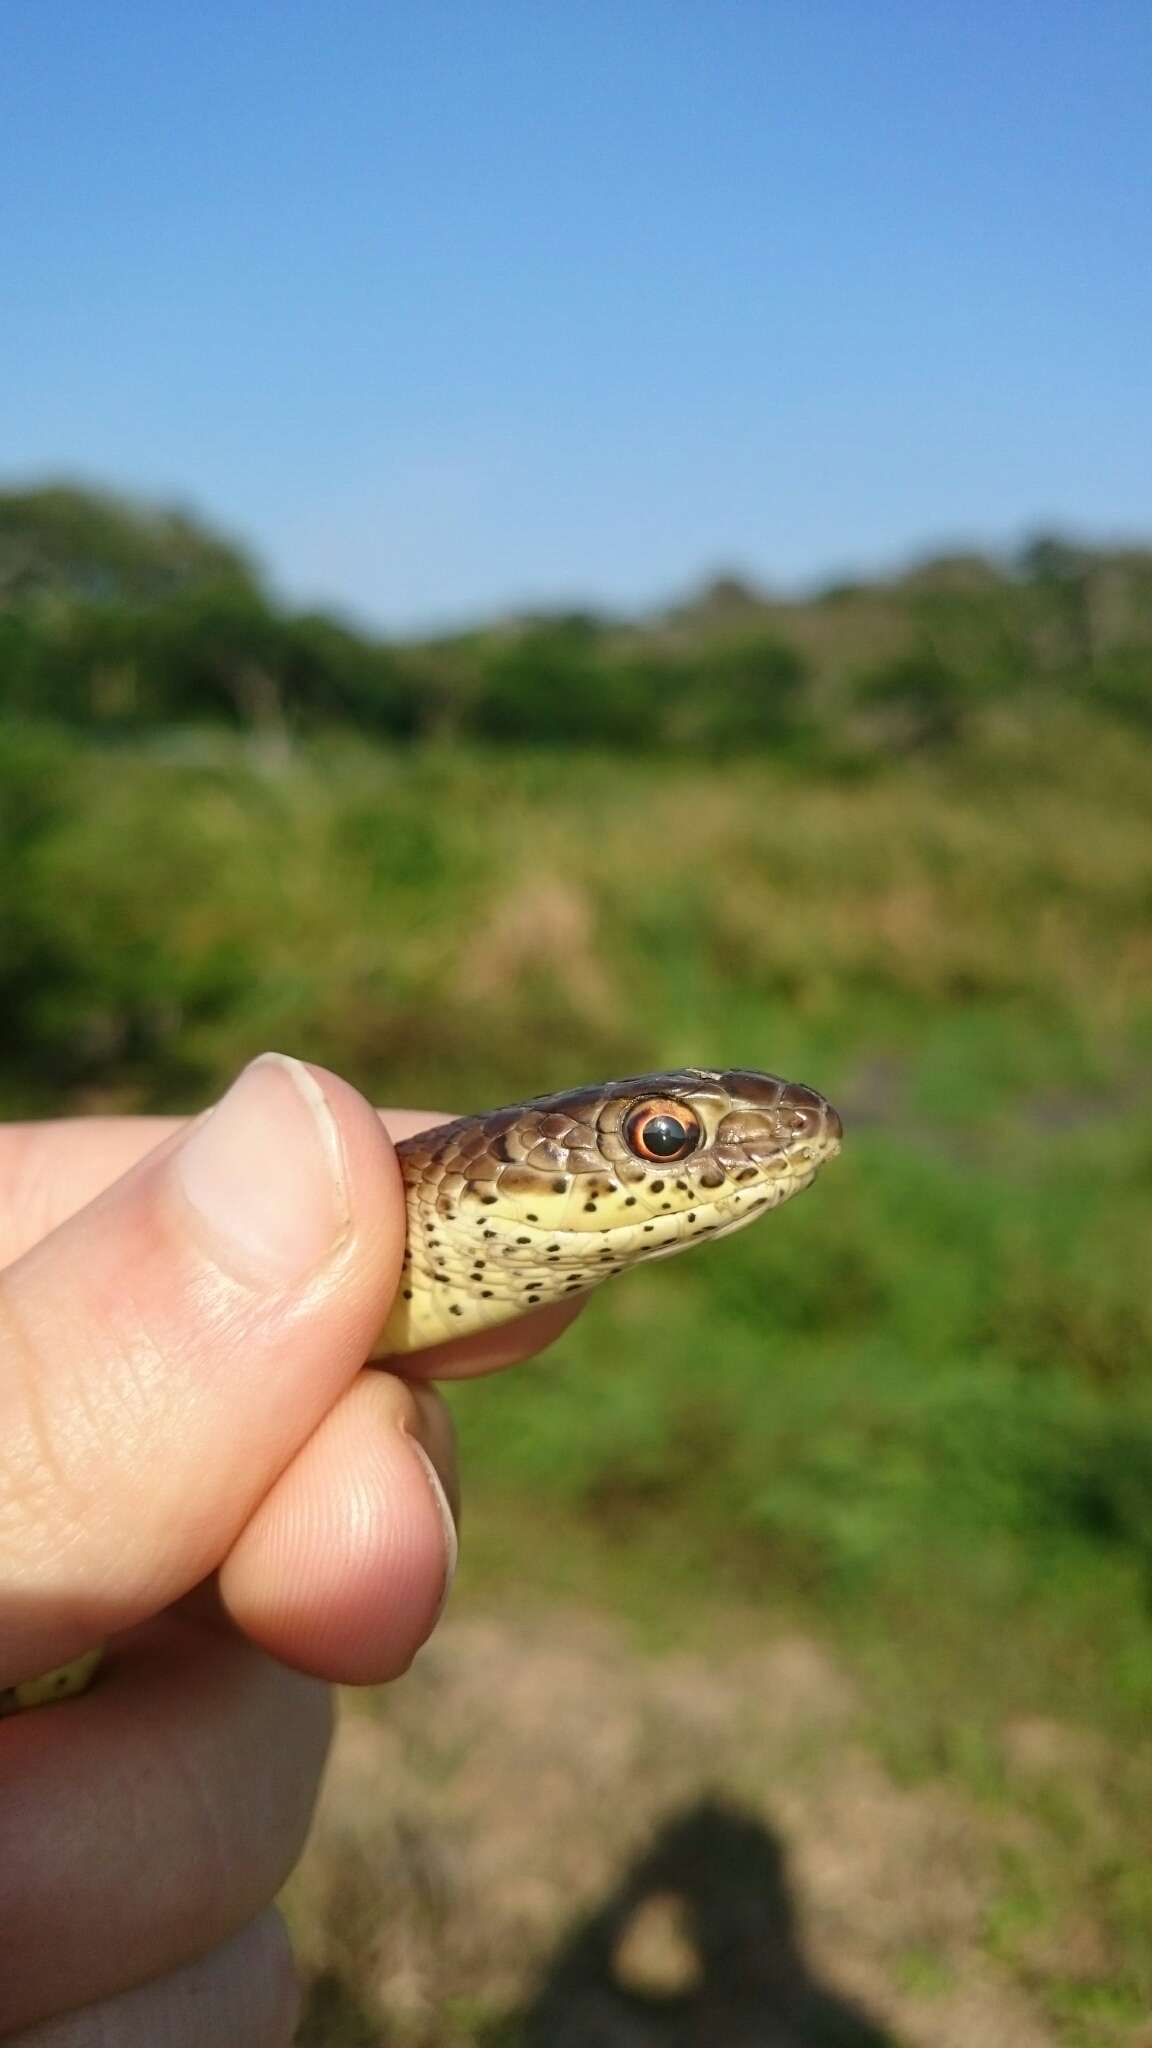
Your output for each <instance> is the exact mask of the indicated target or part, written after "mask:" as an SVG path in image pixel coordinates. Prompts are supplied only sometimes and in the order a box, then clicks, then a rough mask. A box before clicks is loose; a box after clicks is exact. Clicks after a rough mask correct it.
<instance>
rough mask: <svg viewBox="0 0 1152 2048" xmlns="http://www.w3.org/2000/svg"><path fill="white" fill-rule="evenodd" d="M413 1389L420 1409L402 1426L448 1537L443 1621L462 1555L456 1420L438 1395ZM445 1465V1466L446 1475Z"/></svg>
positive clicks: (438, 1617)
mask: <svg viewBox="0 0 1152 2048" xmlns="http://www.w3.org/2000/svg"><path fill="white" fill-rule="evenodd" d="M409 1392H410V1393H411V1395H412V1397H413V1402H414V1405H415V1411H416V1412H415V1414H414V1416H413V1418H412V1421H411V1422H410V1423H408V1422H402V1423H401V1425H400V1427H401V1429H402V1430H403V1431H404V1434H405V1436H406V1437H407V1438H408V1442H409V1443H410V1445H411V1447H412V1449H413V1450H414V1451H415V1453H416V1456H417V1458H418V1459H419V1461H420V1464H421V1465H422V1467H423V1469H424V1472H425V1475H426V1477H427V1480H428V1485H429V1487H430V1489H431V1492H432V1498H433V1500H434V1501H435V1503H436V1512H437V1514H438V1515H439V1517H440V1526H441V1530H442V1532H443V1536H444V1590H443V1592H442V1593H441V1595H440V1605H439V1607H438V1608H437V1610H436V1620H437V1621H439V1619H440V1616H441V1614H442V1613H443V1611H444V1603H445V1601H446V1600H447V1598H448V1595H449V1593H450V1592H451V1591H452V1581H453V1579H454V1578H455V1576H456V1566H457V1563H458V1561H459V1557H460V1536H459V1531H458V1529H457V1526H456V1525H457V1519H458V1515H459V1506H458V1503H455V1502H453V1501H450V1500H449V1498H448V1487H449V1486H451V1489H452V1493H453V1495H455V1493H456V1460H455V1456H454V1454H453V1438H452V1423H451V1418H450V1417H449V1415H448V1412H447V1410H446V1409H445V1407H444V1405H443V1402H442V1401H441V1400H440V1398H439V1396H438V1395H437V1394H434V1393H432V1392H431V1391H430V1390H429V1389H426V1388H424V1387H412V1386H410V1387H409ZM422 1438H423V1441H421V1439H422ZM436 1460H438V1461H439V1463H437V1462H436ZM441 1466H442V1467H443V1468H444V1474H443V1476H442V1473H441V1469H440V1468H441ZM446 1481H447V1483H446Z"/></svg>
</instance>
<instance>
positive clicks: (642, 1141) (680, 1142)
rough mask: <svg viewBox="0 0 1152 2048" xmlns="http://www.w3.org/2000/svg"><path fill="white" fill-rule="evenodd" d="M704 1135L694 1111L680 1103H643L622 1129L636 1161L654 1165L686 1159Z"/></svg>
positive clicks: (633, 1112)
mask: <svg viewBox="0 0 1152 2048" xmlns="http://www.w3.org/2000/svg"><path fill="white" fill-rule="evenodd" d="M703 1135H704V1132H703V1128H702V1126H701V1123H700V1119H699V1117H698V1116H697V1115H696V1112H695V1110H693V1109H689V1108H688V1107H687V1104H686V1103H683V1102H642V1103H641V1104H640V1107H639V1108H638V1109H634V1110H633V1111H632V1113H631V1115H630V1116H629V1118H628V1120H627V1122H626V1124H625V1125H624V1136H625V1138H626V1139H627V1141H628V1143H629V1145H630V1146H631V1148H632V1150H633V1152H635V1154H636V1156H637V1158H639V1159H651V1160H653V1161H654V1162H655V1163H656V1164H657V1165H665V1166H667V1165H670V1164H671V1163H672V1162H673V1161H674V1160H676V1159H686V1158H687V1156H688V1154H689V1152H694V1151H695V1150H696V1147H697V1145H698V1144H699V1143H700V1140H701V1138H702V1137H703Z"/></svg>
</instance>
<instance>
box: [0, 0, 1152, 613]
mask: <svg viewBox="0 0 1152 2048" xmlns="http://www.w3.org/2000/svg"><path fill="white" fill-rule="evenodd" d="M4 44H5V50H4V59H3V72H2V77H0V180H2V184H0V190H2V191H3V193H4V205H3V213H2V217H0V246H2V249H3V264H2V271H0V294H2V302H0V318H2V327H0V358H2V361H0V368H2V375H0V473H2V475H3V478H4V480H5V481H10V480H23V479H26V478H33V477H38V476H42V475H46V474H52V475H58V474H61V473H63V474H69V475H75V476H79V477H81V478H87V479H91V480H99V481H106V482H109V483H112V484H115V485H118V486H121V487H126V488H130V489H134V490H141V491H146V492H148V493H151V494H157V495H160V496H162V497H165V498H168V499H172V498H175V499H178V500H180V501H183V502H185V503H190V504H192V505H194V506H197V507H198V508H200V509H202V510H203V511H205V512H206V513H208V514H210V515H211V516H212V517H213V518H215V519H217V520H218V521H219V522H220V523H222V524H223V525H224V526H225V527H227V528H230V529H232V530H234V531H236V532H237V533H238V534H239V535H240V536H241V537H242V538H244V539H247V540H248V541H250V542H251V543H253V544H254V545H255V547H256V549H257V551H258V552H259V554H260V556H261V558H262V559H263V561H264V563H265V564H266V566H267V567H268V569H269V571H270V573H271V574H272V576H273V578H274V580H275V582H276V584H277V585H278V587H279V588H280V589H281V590H282V591H284V592H285V593H287V594H289V595H290V596H292V597H293V598H295V599H298V600H301V601H308V602H311V601H315V600H319V601H322V602H325V603H328V604H332V605H335V606H337V607H340V608H343V609H346V610H350V611H353V612H355V613H358V614H359V615H360V616H362V617H365V618H368V619H370V620H372V621H374V622H376V623H377V624H380V625H383V626H385V627H392V628H404V627H409V626H412V625H414V624H423V623H427V622H430V621H433V620H444V619H458V618H461V617H465V616H468V615H471V614H483V613H488V612H491V611H494V610H496V609H498V608H500V607H502V606H504V605H507V604H512V603H540V602H547V601H558V602H573V601H575V602H579V601H601V602H604V603H607V604H610V605H614V606H621V607H629V606H642V605H648V604H653V603H657V602H659V601H661V600H663V599H666V598H668V597H670V596H672V595H673V594H675V593H676V592H677V591H679V590H682V589H684V588H685V587H686V586H688V585H690V584H692V583H694V582H696V581H698V580H699V579H700V578H701V577H702V576H703V575H704V574H706V573H708V572H710V571H712V570H715V569H717V568H720V567H724V568H728V567H735V568H737V569H742V570H744V571H746V572H747V573H750V574H752V575H754V576H756V577H758V578H760V579H763V580H765V581H766V582H768V583H769V584H771V585H776V586H780V585H790V584H794V583H796V582H798V581H805V580H808V579H812V578H818V577H822V576H825V575H833V574H839V573H842V572H845V571H848V570H850V569H853V568H865V569H867V568H870V567H876V566H883V565H887V564H890V563H893V562H895V561H898V560H900V559H901V558H903V557H906V556H907V555H909V554H912V553H917V552H921V551H923V550H924V549H926V548H928V547H931V546H933V545H936V544H952V543H954V542H964V541H968V540H983V541H990V542H1002V541H1010V540H1012V539H1014V538H1016V537H1017V536H1019V534H1020V533H1021V532H1022V531H1024V530H1026V529H1032V528H1034V527H1036V526H1039V525H1045V526H1049V525H1056V526H1059V527H1062V528H1065V529H1071V530H1075V531H1078V532H1083V533H1087V534H1089V535H1099V536H1108V535H1114V534H1144V535H1148V534H1152V367H1150V366H1152V120H1150V119H1149V114H1148V105H1149V92H1150V86H1152V7H1148V6H1146V5H1141V4H1139V0H1046V4H1030V0H964V4H962V5H961V4H957V0H948V4H943V0H901V4H897V0H808V4H801V0H795V4H790V5H778V4H774V0H612V4H609V0H579V4H574V0H468V4H466V0H407V4H405V5H399V4H397V5H390V4H387V0H196V4H195V5H192V4H181V0H173V4H163V0H161V4H157V0H102V4H101V5H99V6H95V5H93V4H92V0H52V4H50V5H46V4H45V0H6V5H5V9H4Z"/></svg>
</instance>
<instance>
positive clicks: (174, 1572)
mask: <svg viewBox="0 0 1152 2048" xmlns="http://www.w3.org/2000/svg"><path fill="white" fill-rule="evenodd" d="M403 1243H404V1198H403V1188H402V1183H401V1179H400V1173H399V1169H398V1167H397V1164H396V1158H395V1154H394V1152H393V1150H392V1146H391V1143H390V1141H389V1139H388V1137H387V1135H386V1133H385V1131H384V1130H383V1128H382V1126H381V1124H380V1121H379V1119H378V1118H377V1116H376V1115H375V1113H374V1111H373V1110H372V1109H371V1108H370V1107H369V1105H368V1103H367V1102H365V1101H364V1100H363V1098H362V1097H361V1096H359V1095H357V1094H356V1092H355V1091H354V1090H353V1089H352V1088H350V1087H348V1086H347V1085H346V1084H345V1083H344V1082H342V1081H340V1080H338V1079H337V1078H336V1077H335V1076H334V1075H332V1074H328V1073H325V1072H324V1071H322V1070H321V1069H319V1068H315V1067H309V1066H304V1065H303V1064H301V1063H300V1062H299V1061H296V1060H290V1059H286V1058H283V1057H282V1056H280V1055H278V1054H268V1055H265V1056H264V1057H263V1058H261V1059H259V1060H257V1061H255V1062H254V1063H253V1065H252V1066H250V1067H248V1068H246V1069H245V1071H244V1072H243V1073H242V1075H241V1076H240V1078H239V1080H238V1081H237V1082H236V1083H235V1084H234V1086H233V1087H232V1088H231V1089H230V1091H229V1092H228V1094H227V1095H226V1096H225V1097H224V1098H223V1100H222V1101H221V1102H220V1103H219V1104H218V1105H217V1107H216V1108H215V1109H214V1110H213V1111H211V1113H210V1114H209V1115H208V1116H206V1117H203V1118H200V1119H199V1120H198V1121H197V1122H195V1123H194V1124H192V1125H191V1126H189V1127H187V1128H186V1129H185V1130H184V1131H182V1132H181V1133H178V1134H177V1135H176V1136H175V1137H173V1138H171V1139H169V1140H168V1141H167V1142H165V1143H164V1144H162V1145H161V1146H159V1147H158V1148H157V1150H156V1151H155V1152H152V1153H150V1154H149V1155H148V1156H147V1157H146V1158H145V1159H143V1160H142V1161H141V1162H140V1163H139V1164H138V1165H137V1166H136V1167H134V1168H133V1169H132V1170H131V1171H130V1172H129V1173H127V1174H126V1175H125V1176H124V1177H123V1179H121V1180H119V1181H117V1182H116V1183H115V1184H114V1185H113V1186H112V1187H111V1188H109V1189H108V1190H107V1191H106V1192H105V1193H104V1194H102V1195H101V1196H99V1197H98V1198H97V1200H96V1201H94V1202H92V1203H91V1204H90V1205H89V1206H88V1207H87V1208H85V1209H82V1210H81V1211H80V1212H79V1213H78V1214H77V1215H75V1216H73V1217H71V1218H70V1219H69V1221H68V1222H66V1223H64V1224H62V1225H61V1226H60V1227H59V1228H58V1229H57V1230H55V1231H53V1232H52V1234H51V1235H50V1236H49V1237H47V1238H45V1239H44V1240H43V1241H42V1242H41V1243H40V1244H39V1245H37V1246H36V1247H35V1248H34V1249H33V1250H31V1251H29V1252H27V1253H25V1255H24V1256H23V1257H22V1258H20V1259H18V1260H17V1261H16V1262H15V1264H13V1265H11V1266H9V1267H8V1268H7V1269H6V1270H5V1271H4V1272H3V1273H0V1611H2V1612H3V1617H4V1627H3V1631H2V1634H3V1652H2V1656H0V1685H2V1684H4V1683H6V1682H12V1681H13V1680H14V1679H18V1678H23V1677H27V1676H28V1675H29V1674H30V1673H33V1672H35V1671H38V1670H41V1669H44V1668H46V1667H47V1666H49V1665H52V1664H55V1663H59V1662H62V1661H63V1660H65V1659H66V1658H68V1657H71V1656H74V1655H75V1654H76V1653H77V1652H78V1651H79V1650H81V1649H83V1648H86V1647H88V1646H89V1645H91V1644H92V1643H93V1642H95V1641H98V1640H100V1639H101V1638H102V1637H103V1636H105V1635H107V1634H109V1633H110V1632H112V1631H114V1630H117V1629H122V1628H125V1627H128V1626H131V1625H132V1624H134V1623H136V1622H138V1621H140V1620H143V1619H145V1618H146V1617H147V1616H148V1615H149V1614H151V1613H154V1612H155V1611H156V1610H157V1609H158V1608H160V1607H162V1606H165V1605H167V1604H168V1603H169V1602H170V1601H172V1600H173V1599H175V1598H177V1597H178V1596H180V1595H181V1594H183V1593H184V1592H186V1591H187V1590H188V1589H189V1588H190V1587H192V1586H193V1585H195V1584H196V1583H197V1582H198V1581H199V1580H200V1579H202V1578H203V1577H204V1576H205V1575H206V1574H207V1573H208V1572H210V1571H212V1570H213V1569H214V1568H215V1566H216V1565H218V1564H219V1562H220V1560H221V1559H222V1558H223V1557H224V1555H225V1554H226V1552H227V1551H228V1550H229V1549H230V1548H231V1547H232V1545H233V1543H234V1542H235V1540H236V1538H237V1536H238V1535H239V1533H240V1532H241V1530H242V1529H243V1528H244V1527H245V1525H246V1524H247V1522H248V1520H249V1518H250V1517H251V1516H252V1514H253V1513H254V1511H255V1509H256V1508H257V1507H258V1505H259V1504H260V1502H261V1501H262V1499H263V1498H264V1496H265V1495H266V1493H267V1492H268V1491H269V1489H270V1488H271V1487H272V1485H273V1484H274V1482H275V1481H276V1479H277V1477H278V1476H279V1474H280V1473H281V1472H282V1471H283V1470H284V1468H285V1467H286V1465H287V1464H288V1463H289V1462H290V1461H291V1459H292V1458H293V1456H294V1454H295V1452H296V1451H297V1450H298V1449H299V1447H300V1446H301V1445H302V1444H303V1443H304V1442H305V1440H306V1439H307V1438H308V1437H309V1436H310V1435H311V1434H312V1432H313V1431H314V1430H315V1429H316V1427H317V1425H318V1424H319V1422H320V1421H321V1419H322V1418H323V1417H324V1415H325V1414H326V1413H327V1411H328V1410H329V1409H330V1408H331V1406H332V1404H333V1403H334V1402H335V1401H336V1400H337V1398H338V1397H339V1395H340V1393H341V1392H342V1390H343V1389H344V1387H345V1386H347V1385H348V1384H349V1382H350V1381H351V1380H352V1379H353V1378H354V1376H355V1374H356V1372H357V1370H358V1369H359V1367H360V1366H361V1364H362V1363H363V1361H364V1359H365V1357H366V1356H367V1354H368V1352H369V1350H370V1348H371V1344H372V1340H373V1338H374V1337H375V1335H376V1333H377V1331H378V1330H379V1328H380V1325H381V1323H382V1321H383V1319H384V1316H385V1314H386V1312H387V1308H388V1305H389V1303H390V1301H391V1297H392V1293H393V1291H394V1288H395V1284H396V1278H397V1275H398V1272H399V1266H400V1258H401V1254H402V1250H403Z"/></svg>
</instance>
